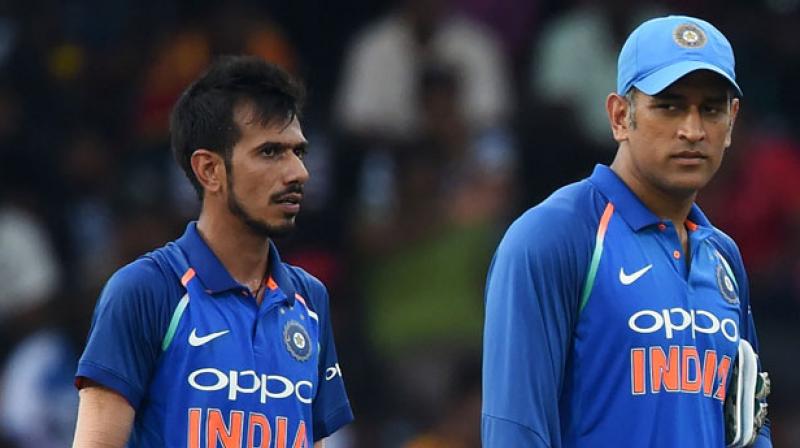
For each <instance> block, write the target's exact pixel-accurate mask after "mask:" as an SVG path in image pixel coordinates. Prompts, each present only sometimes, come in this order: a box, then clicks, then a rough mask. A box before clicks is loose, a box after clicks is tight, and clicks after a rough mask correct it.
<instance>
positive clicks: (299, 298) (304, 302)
mask: <svg viewBox="0 0 800 448" xmlns="http://www.w3.org/2000/svg"><path fill="white" fill-rule="evenodd" d="M294 298H295V299H297V300H299V301H300V303H302V304H303V305H305V307H306V308H308V304H307V303H306V299H304V298H303V296H301V295H300V294H298V293H294Z"/></svg>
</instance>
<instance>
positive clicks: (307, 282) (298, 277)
mask: <svg viewBox="0 0 800 448" xmlns="http://www.w3.org/2000/svg"><path fill="white" fill-rule="evenodd" d="M283 267H284V268H285V269H286V272H287V273H288V274H289V277H290V278H291V279H292V283H293V285H294V287H295V289H296V290H297V292H298V293H299V294H300V295H301V296H303V298H305V299H308V300H309V301H310V302H311V303H310V304H309V305H310V306H311V308H312V310H314V311H317V312H320V311H323V310H325V309H327V308H328V290H327V288H326V287H325V285H324V284H323V283H322V282H321V281H320V280H319V279H318V278H316V277H314V276H313V275H311V274H310V273H308V271H306V270H305V269H303V268H301V267H299V266H294V265H291V264H288V263H283Z"/></svg>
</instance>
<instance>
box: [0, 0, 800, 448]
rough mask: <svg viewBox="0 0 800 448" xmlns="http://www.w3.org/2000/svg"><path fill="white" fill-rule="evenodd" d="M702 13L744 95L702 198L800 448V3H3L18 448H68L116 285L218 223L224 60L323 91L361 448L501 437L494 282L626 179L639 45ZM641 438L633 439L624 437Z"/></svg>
mask: <svg viewBox="0 0 800 448" xmlns="http://www.w3.org/2000/svg"><path fill="white" fill-rule="evenodd" d="M666 12H680V13H688V14H692V15H697V16H699V17H703V18H706V19H708V20H710V21H712V22H713V23H715V24H716V25H717V26H718V27H719V28H720V29H721V30H722V31H723V32H724V33H725V34H726V35H727V36H728V37H729V38H730V40H731V41H732V43H733V46H734V49H735V53H736V56H737V62H738V66H737V72H738V78H739V80H740V85H741V86H742V88H743V90H744V92H745V95H746V96H745V98H744V100H743V111H742V113H741V115H740V119H739V120H738V123H737V127H736V130H735V135H734V144H733V147H732V148H731V150H730V151H729V153H728V157H727V159H726V161H725V163H724V164H723V168H722V170H721V171H720V173H719V174H718V176H717V178H716V179H715V181H714V182H713V184H712V185H711V186H709V188H708V189H707V190H706V191H704V192H703V193H702V195H701V196H700V199H699V201H700V203H701V205H702V206H703V207H704V208H705V210H706V212H707V213H708V214H709V215H710V216H711V218H712V220H713V221H714V222H715V223H716V224H717V225H718V226H719V227H721V228H722V229H723V230H725V231H727V232H728V233H730V234H731V235H732V236H733V237H734V238H735V239H736V240H737V242H738V243H739V244H740V247H741V249H742V252H743V254H744V259H745V263H746V264H747V267H748V270H749V272H750V274H751V279H752V297H753V299H752V305H753V310H754V312H755V314H756V321H757V326H758V329H759V333H760V339H761V345H762V354H763V360H764V364H765V365H766V367H767V369H768V370H769V371H770V372H771V374H772V377H773V382H774V389H773V394H772V397H771V400H770V414H771V416H772V419H773V434H774V441H775V445H776V446H779V447H780V446H787V447H788V446H800V405H798V397H800V395H799V394H798V391H800V375H798V374H797V369H798V356H797V355H798V348H799V347H800V331H799V330H798V327H800V325H798V324H800V281H799V280H798V279H800V141H798V138H800V133H799V131H798V129H799V128H798V125H797V124H798V118H800V89H798V88H797V86H796V83H797V80H798V79H800V38H799V37H798V33H799V32H800V31H798V30H800V2H799V1H797V0H768V1H767V0H763V1H755V0H739V1H722V0H694V1H690V0H682V1H670V2H652V3H648V2H642V1H632V0H613V1H606V2H592V1H579V0H573V1H553V0H549V1H546V0H449V1H448V0H404V1H399V2H395V3H387V2H371V1H364V0H360V1H359V0H341V1H338V2H324V1H318V0H317V1H315V0H303V1H296V2H277V1H262V2H256V1H232V2H224V3H223V2H216V1H209V0H201V1H192V2H188V1H187V2H175V1H161V0H105V1H101V0H75V1H70V2H64V1H56V0H53V1H43V0H31V1H13V2H2V3H0V439H2V440H0V447H44V448H47V447H63V446H67V445H68V444H69V442H68V441H69V440H71V434H72V430H73V427H74V418H75V411H76V406H77V394H76V392H75V391H74V389H73V388H72V374H73V372H74V367H75V362H76V359H77V356H78V354H79V352H80V349H81V347H82V344H83V342H84V340H85V337H86V333H87V329H88V324H89V319H90V316H91V311H92V308H93V305H94V301H95V299H96V297H97V294H98V292H99V288H101V287H102V285H103V282H104V280H105V279H106V278H107V276H108V275H109V274H110V273H111V272H113V271H114V270H115V269H117V268H118V267H120V266H121V265H123V264H125V263H128V262H130V261H131V260H133V259H134V258H135V257H136V256H137V255H139V254H141V253H144V252H146V251H148V250H150V249H153V248H155V247H158V246H160V245H161V244H163V243H164V242H166V241H168V240H171V239H173V238H175V237H176V236H178V235H180V233H181V232H182V231H183V228H184V226H185V223H186V221H187V220H188V219H190V218H191V217H192V216H195V214H196V212H197V201H196V199H195V198H194V196H193V192H192V191H191V189H190V188H189V186H188V182H187V181H186V180H185V179H184V178H183V175H182V174H181V173H180V172H179V171H178V170H177V169H176V168H175V166H174V163H173V162H172V159H171V155H170V153H169V143H168V138H169V135H168V128H167V118H168V113H169V110H170V107H171V105H172V103H173V101H174V100H175V98H176V96H177V94H178V93H179V92H180V91H181V90H182V89H183V88H184V87H185V86H186V84H187V83H188V82H189V81H190V80H191V79H193V78H194V77H195V76H196V75H198V74H199V73H200V72H201V71H202V70H203V68H204V67H205V66H206V65H207V64H208V62H209V61H210V60H211V59H212V58H213V57H214V56H215V55H217V54H221V53H252V54H258V55H261V56H264V57H266V58H268V59H270V60H272V61H274V62H277V63H279V64H281V65H283V66H284V67H286V68H288V69H289V70H291V71H292V72H293V73H295V74H297V75H298V76H300V77H301V78H303V79H304V80H305V81H306V82H307V84H308V88H309V101H308V106H307V108H306V115H305V120H304V128H305V131H306V135H307V137H308V138H309V141H310V143H311V149H310V154H309V159H308V164H309V166H310V169H311V172H312V180H311V182H310V183H309V185H308V187H307V192H308V194H307V201H306V204H305V206H304V211H303V213H302V214H301V217H300V218H299V221H298V222H299V223H298V230H297V232H296V233H295V235H294V236H292V237H290V238H288V239H285V240H282V241H280V242H279V246H280V247H281V249H282V252H283V254H284V256H285V258H287V259H288V260H290V261H292V262H294V263H296V264H299V265H300V266H303V267H304V268H306V269H307V270H309V271H310V272H312V273H313V274H315V275H317V276H318V277H320V278H321V279H323V280H324V281H325V282H326V284H327V285H328V287H329V289H330V293H331V302H332V308H333V317H334V325H335V327H336V337H337V345H338V350H339V355H340V359H341V364H342V366H343V370H344V375H345V379H346V382H347V386H348V389H349V392H350V396H351V401H352V405H353V408H354V411H355V413H356V416H357V422H356V423H355V424H353V425H351V426H350V427H348V428H347V430H346V431H344V432H342V433H341V434H339V435H338V437H336V439H334V440H332V443H331V444H330V445H331V446H333V447H334V448H335V447H347V446H360V447H374V446H380V447H473V446H479V439H478V437H479V436H478V431H479V424H478V421H479V420H478V419H479V410H480V338H481V336H480V328H481V312H482V311H481V309H482V287H483V280H484V276H485V272H486V268H487V264H488V262H489V260H490V257H491V254H492V250H493V247H494V245H495V244H496V242H497V241H498V239H499V237H500V236H501V235H502V232H503V230H504V228H505V227H506V226H507V225H508V224H509V223H510V221H511V220H512V219H513V217H514V216H516V215H517V214H519V213H520V212H521V211H522V210H524V209H525V208H527V207H529V206H531V205H532V204H534V203H536V202H538V201H539V200H541V199H543V198H544V197H545V196H546V195H547V194H548V193H549V192H550V191H552V190H553V189H554V188H555V187H557V186H558V185H561V184H563V183H566V182H570V181H573V180H576V179H579V178H580V177H582V176H585V175H587V174H588V173H589V172H590V170H591V167H592V166H593V164H594V163H597V162H604V163H608V162H610V160H611V157H612V156H613V151H614V145H613V143H612V140H611V137H610V133H609V132H608V130H607V124H606V122H605V118H604V112H603V102H604V98H605V95H606V94H607V93H608V92H609V91H611V90H612V89H613V87H614V77H615V63H616V54H617V52H618V49H619V47H620V46H621V44H622V42H623V40H624V38H625V36H626V35H627V34H628V33H629V32H630V30H631V29H632V27H633V26H634V25H635V24H636V23H638V22H639V21H640V19H641V18H643V17H647V16H652V15H655V14H662V13H666ZM620 424H621V428H624V422H620Z"/></svg>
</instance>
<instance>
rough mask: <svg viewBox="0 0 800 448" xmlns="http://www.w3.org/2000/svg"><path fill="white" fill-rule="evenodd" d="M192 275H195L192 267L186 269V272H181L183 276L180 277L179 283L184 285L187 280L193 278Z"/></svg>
mask: <svg viewBox="0 0 800 448" xmlns="http://www.w3.org/2000/svg"><path fill="white" fill-rule="evenodd" d="M194 275H195V272H194V269H192V268H189V269H188V270H187V271H186V273H185V274H183V277H181V285H183V286H184V287H185V286H186V285H187V284H188V283H189V280H191V279H193V278H194Z"/></svg>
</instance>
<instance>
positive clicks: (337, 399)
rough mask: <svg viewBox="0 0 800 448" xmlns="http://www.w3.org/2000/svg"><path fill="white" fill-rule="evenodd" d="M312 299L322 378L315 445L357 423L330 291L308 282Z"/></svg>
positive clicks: (316, 401)
mask: <svg viewBox="0 0 800 448" xmlns="http://www.w3.org/2000/svg"><path fill="white" fill-rule="evenodd" d="M307 283H308V289H309V296H310V297H311V298H312V305H313V307H314V309H315V310H316V312H317V315H318V316H319V324H320V331H319V334H320V340H319V345H320V346H319V349H320V353H319V374H318V375H319V376H318V380H317V384H319V387H318V388H317V392H316V395H315V396H314V402H313V404H312V410H311V412H312V415H313V419H314V441H317V440H320V439H323V438H325V437H328V436H330V435H331V434H333V433H334V432H336V431H337V430H338V429H339V428H341V427H342V426H344V425H346V424H348V423H350V422H351V421H353V411H352V410H351V408H350V401H349V400H348V398H347V391H346V390H345V387H344V379H343V378H342V369H341V367H340V366H339V360H338V358H337V356H336V344H335V342H334V339H333V327H332V325H331V316H330V304H329V301H328V291H327V290H326V289H325V286H323V285H322V283H321V282H320V281H319V280H317V279H313V278H312V279H310V280H309V281H308V282H307Z"/></svg>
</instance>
